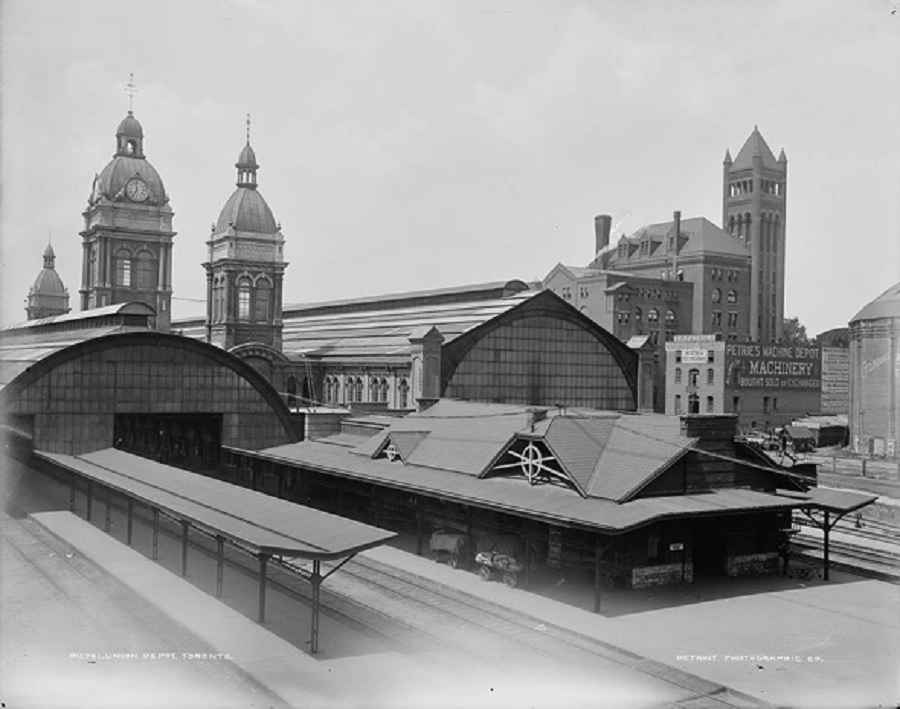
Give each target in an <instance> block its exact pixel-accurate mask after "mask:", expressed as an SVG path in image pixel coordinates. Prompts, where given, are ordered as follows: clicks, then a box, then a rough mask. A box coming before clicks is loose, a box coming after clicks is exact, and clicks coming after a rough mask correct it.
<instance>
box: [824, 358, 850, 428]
mask: <svg viewBox="0 0 900 709" xmlns="http://www.w3.org/2000/svg"><path fill="white" fill-rule="evenodd" d="M822 411H827V412H828V413H832V414H844V413H847V412H848V411H850V350H848V349H847V348H846V347H823V348H822Z"/></svg>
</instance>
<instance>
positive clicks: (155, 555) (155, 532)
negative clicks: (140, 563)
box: [153, 507, 159, 561]
mask: <svg viewBox="0 0 900 709" xmlns="http://www.w3.org/2000/svg"><path fill="white" fill-rule="evenodd" d="M158 558H159V508H158V507H154V508H153V560H154V561H156V560H157V559H158Z"/></svg>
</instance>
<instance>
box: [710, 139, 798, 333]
mask: <svg viewBox="0 0 900 709" xmlns="http://www.w3.org/2000/svg"><path fill="white" fill-rule="evenodd" d="M722 193H723V194H722V229H724V230H725V231H727V232H728V233H729V234H731V235H732V236H733V237H735V238H736V239H740V240H741V241H742V242H743V243H745V244H746V245H747V248H748V249H749V251H750V257H751V267H750V338H751V339H753V340H756V341H759V342H775V341H777V340H780V339H781V336H782V334H783V332H784V265H785V217H786V215H787V208H786V207H787V156H786V155H785V154H784V150H782V151H781V155H779V156H778V159H777V160H776V159H775V156H774V155H773V154H772V151H771V150H770V149H769V146H768V145H767V144H766V141H765V139H764V138H763V137H762V135H761V134H760V132H759V129H758V128H756V127H754V128H753V132H752V133H751V134H750V137H749V138H747V141H746V142H745V143H744V147H742V148H741V150H740V152H739V153H738V154H737V157H736V158H735V159H734V160H732V159H731V153H730V152H728V151H726V152H725V160H724V162H723V179H722Z"/></svg>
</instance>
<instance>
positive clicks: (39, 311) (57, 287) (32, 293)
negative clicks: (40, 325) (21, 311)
mask: <svg viewBox="0 0 900 709" xmlns="http://www.w3.org/2000/svg"><path fill="white" fill-rule="evenodd" d="M25 312H26V313H27V314H28V319H29V320H37V319H38V318H49V317H52V316H54V315H65V314H66V313H68V312H69V291H67V290H66V287H65V286H64V285H63V282H62V278H60V277H59V274H58V273H57V272H56V254H55V253H53V246H52V245H51V244H47V248H46V249H44V268H42V269H41V272H40V273H39V274H38V276H37V278H35V279H34V285H33V286H31V290H29V291H28V305H27V306H26V308H25Z"/></svg>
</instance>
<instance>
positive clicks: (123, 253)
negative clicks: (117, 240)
mask: <svg viewBox="0 0 900 709" xmlns="http://www.w3.org/2000/svg"><path fill="white" fill-rule="evenodd" d="M116 285H117V286H125V287H130V286H131V252H130V251H128V250H127V249H121V250H119V251H117V252H116Z"/></svg>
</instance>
